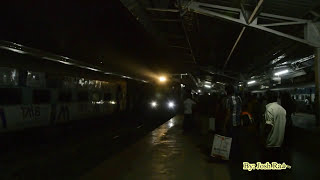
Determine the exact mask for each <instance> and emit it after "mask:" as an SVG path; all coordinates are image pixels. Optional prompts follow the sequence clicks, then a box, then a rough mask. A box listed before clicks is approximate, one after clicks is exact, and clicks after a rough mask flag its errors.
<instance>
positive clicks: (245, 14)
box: [240, 3, 249, 23]
mask: <svg viewBox="0 0 320 180" xmlns="http://www.w3.org/2000/svg"><path fill="white" fill-rule="evenodd" d="M240 7H241V12H242V15H243V17H244V19H245V20H246V22H247V23H249V15H248V11H247V10H246V9H245V8H244V6H243V4H242V3H241V4H240Z"/></svg>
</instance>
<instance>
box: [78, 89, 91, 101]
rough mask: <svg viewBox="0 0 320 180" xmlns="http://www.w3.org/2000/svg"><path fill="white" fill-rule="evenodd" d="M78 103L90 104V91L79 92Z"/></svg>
mask: <svg viewBox="0 0 320 180" xmlns="http://www.w3.org/2000/svg"><path fill="white" fill-rule="evenodd" d="M78 101H80V102H88V101H89V93H88V91H81V92H78Z"/></svg>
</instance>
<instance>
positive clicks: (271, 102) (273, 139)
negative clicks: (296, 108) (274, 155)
mask: <svg viewBox="0 0 320 180" xmlns="http://www.w3.org/2000/svg"><path fill="white" fill-rule="evenodd" d="M267 96H268V97H267V98H268V104H267V105H266V112H265V120H266V124H265V126H266V128H265V129H266V133H267V134H266V135H267V139H266V148H280V147H281V146H282V142H283V139H284V133H285V127H286V110H285V109H284V108H283V107H282V106H280V105H279V104H278V103H277V100H276V96H275V95H274V93H272V92H267Z"/></svg>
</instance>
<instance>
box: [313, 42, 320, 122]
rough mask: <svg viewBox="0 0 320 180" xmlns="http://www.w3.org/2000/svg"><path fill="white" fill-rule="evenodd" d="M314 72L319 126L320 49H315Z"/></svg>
mask: <svg viewBox="0 0 320 180" xmlns="http://www.w3.org/2000/svg"><path fill="white" fill-rule="evenodd" d="M314 62H315V63H314V71H315V85H316V89H315V105H316V109H315V112H316V118H317V126H319V125H320V47H316V48H315V58H314Z"/></svg>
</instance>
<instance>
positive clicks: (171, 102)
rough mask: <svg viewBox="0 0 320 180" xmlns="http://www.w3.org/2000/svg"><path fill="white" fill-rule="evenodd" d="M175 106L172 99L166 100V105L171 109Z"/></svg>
mask: <svg viewBox="0 0 320 180" xmlns="http://www.w3.org/2000/svg"><path fill="white" fill-rule="evenodd" d="M175 106H176V105H175V104H174V102H173V101H169V102H168V107H169V108H170V109H173V108H174V107H175Z"/></svg>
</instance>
